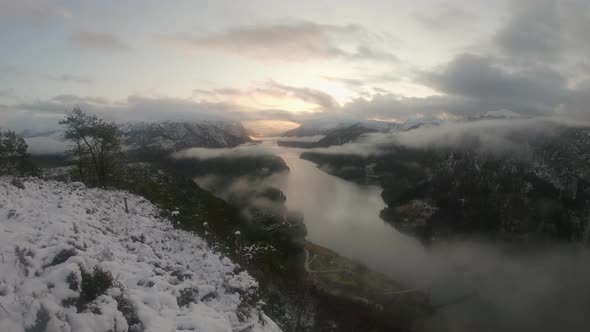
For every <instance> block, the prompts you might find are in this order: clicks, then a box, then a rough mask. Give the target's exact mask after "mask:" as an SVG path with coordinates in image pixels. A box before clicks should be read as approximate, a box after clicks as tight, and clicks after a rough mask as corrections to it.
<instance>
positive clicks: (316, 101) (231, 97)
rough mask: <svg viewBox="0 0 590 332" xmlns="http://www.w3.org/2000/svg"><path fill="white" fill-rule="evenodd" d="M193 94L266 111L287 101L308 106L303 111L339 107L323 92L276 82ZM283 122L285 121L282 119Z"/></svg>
mask: <svg viewBox="0 0 590 332" xmlns="http://www.w3.org/2000/svg"><path fill="white" fill-rule="evenodd" d="M193 94H194V95H195V96H197V97H200V98H203V99H204V100H214V101H226V102H233V103H240V102H241V103H247V104H248V105H249V106H250V107H253V108H257V109H266V108H267V107H269V106H270V107H275V105H274V104H273V103H277V104H278V105H279V106H280V104H281V103H284V102H285V101H286V100H290V101H299V102H303V103H305V104H306V105H303V106H306V107H307V109H303V110H302V111H330V110H334V109H336V108H338V107H339V105H338V103H337V102H336V100H335V99H334V98H333V97H332V96H331V95H329V94H327V93H325V92H323V91H320V90H317V89H312V88H304V87H296V86H291V85H287V84H281V83H277V82H275V81H268V82H265V83H263V84H259V85H256V86H253V87H250V88H246V89H237V88H220V89H213V90H203V89H195V90H193ZM266 112H268V110H267V111H266ZM282 116H284V114H283V115H282ZM282 120H285V119H284V118H282Z"/></svg>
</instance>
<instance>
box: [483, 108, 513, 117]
mask: <svg viewBox="0 0 590 332" xmlns="http://www.w3.org/2000/svg"><path fill="white" fill-rule="evenodd" d="M520 117H521V116H520V114H518V113H516V112H513V111H511V110H507V109H501V110H497V111H488V112H486V114H485V115H484V118H494V119H517V118H520Z"/></svg>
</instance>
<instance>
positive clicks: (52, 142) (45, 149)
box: [25, 134, 71, 155]
mask: <svg viewBox="0 0 590 332" xmlns="http://www.w3.org/2000/svg"><path fill="white" fill-rule="evenodd" d="M60 135H61V134H52V135H49V136H36V137H26V138H25V142H27V145H28V146H29V148H28V152H29V153H30V154H32V155H44V154H63V153H64V152H65V151H66V150H67V149H69V148H70V145H71V143H70V142H69V141H66V140H64V139H63V137H61V136H60Z"/></svg>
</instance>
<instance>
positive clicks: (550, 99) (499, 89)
mask: <svg viewBox="0 0 590 332" xmlns="http://www.w3.org/2000/svg"><path fill="white" fill-rule="evenodd" d="M419 79H420V80H422V81H423V82H424V83H425V84H426V85H428V86H431V87H433V88H435V89H437V90H439V91H441V92H444V93H447V94H450V95H455V96H460V97H464V98H469V99H472V100H474V101H476V102H477V103H479V104H485V105H490V106H492V107H494V108H496V109H502V108H507V109H511V110H513V111H516V112H519V113H526V114H530V115H535V114H548V113H550V112H553V111H554V110H555V108H556V107H557V106H558V105H559V104H560V103H562V102H563V101H564V99H565V98H566V96H567V93H568V91H567V88H566V86H567V81H566V79H565V78H564V77H563V75H561V74H560V73H559V72H556V71H553V70H551V69H548V68H541V67H530V68H524V69H523V68H509V67H506V66H505V65H504V63H503V62H501V61H498V60H497V59H495V58H492V57H489V56H479V55H472V54H461V55H459V56H457V57H455V58H454V59H453V60H452V61H451V62H449V63H448V64H446V65H444V66H442V68H440V69H438V70H434V71H431V72H424V73H422V74H421V75H419Z"/></svg>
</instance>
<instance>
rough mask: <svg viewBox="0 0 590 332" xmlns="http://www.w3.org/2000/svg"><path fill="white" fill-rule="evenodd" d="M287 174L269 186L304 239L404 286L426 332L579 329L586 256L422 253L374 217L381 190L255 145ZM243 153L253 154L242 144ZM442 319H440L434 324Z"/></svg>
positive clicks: (476, 249) (587, 306)
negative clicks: (418, 305) (421, 301)
mask: <svg viewBox="0 0 590 332" xmlns="http://www.w3.org/2000/svg"><path fill="white" fill-rule="evenodd" d="M257 147H258V148H259V149H260V151H263V152H264V153H275V154H277V155H279V156H281V157H282V158H283V159H284V160H285V161H286V163H287V164H288V166H289V167H290V169H291V171H290V173H289V174H288V175H285V176H277V177H274V178H272V179H271V180H269V181H273V182H274V184H275V185H276V186H278V187H280V189H282V190H283V191H284V193H285V194H286V196H287V205H288V207H289V209H292V210H299V211H301V212H303V213H304V216H305V223H306V225H307V229H308V236H307V238H308V240H310V241H312V242H314V243H317V244H319V245H322V246H325V247H328V248H330V249H332V250H334V251H336V252H338V253H340V254H341V255H343V256H346V257H349V258H352V259H355V260H358V261H360V262H362V263H364V264H366V265H367V266H368V267H370V268H372V269H374V270H377V271H380V272H382V273H385V274H387V275H389V276H391V277H392V278H394V279H396V280H399V281H401V282H403V283H405V284H406V285H407V286H408V288H419V289H423V290H426V291H430V293H431V295H432V299H433V302H434V303H435V304H436V305H440V307H439V310H438V311H437V312H439V313H440V315H438V316H437V318H436V319H433V322H432V329H433V330H434V331H438V330H441V324H444V325H448V326H449V327H450V329H449V330H450V331H587V330H588V329H589V328H590V317H588V314H587V313H588V312H590V282H589V280H590V268H588V266H589V264H590V263H589V262H590V255H589V253H588V251H587V250H585V249H581V248H573V247H568V248H554V249H552V250H550V251H547V250H545V251H543V252H539V251H530V250H529V251H528V252H527V253H524V252H520V251H517V250H515V249H509V248H502V247H500V246H499V245H497V244H494V245H491V244H487V243H468V242H462V243H452V244H442V245H436V246H433V247H430V248H428V249H426V248H425V247H424V246H422V244H420V243H419V242H418V241H417V240H415V239H414V238H412V237H409V236H406V235H403V234H400V233H399V232H397V231H396V230H395V229H394V228H393V227H392V226H390V225H388V224H387V223H385V222H384V221H383V220H381V219H380V218H379V211H380V210H381V209H382V208H383V207H384V206H385V205H384V202H383V200H382V199H381V196H380V193H381V190H380V189H379V188H377V187H372V186H360V185H357V184H354V183H352V182H347V181H345V180H342V179H339V178H336V177H334V176H331V175H329V174H327V173H325V172H323V171H321V170H320V169H318V168H317V167H316V166H315V164H313V163H311V162H309V161H306V160H302V159H300V158H299V154H300V152H301V150H299V149H293V148H284V147H279V146H277V145H276V140H275V139H269V140H266V141H264V142H263V143H262V144H259V145H257ZM247 149H250V150H251V149H255V148H253V147H252V146H249V147H248V148H247ZM441 320H442V321H441Z"/></svg>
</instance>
